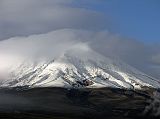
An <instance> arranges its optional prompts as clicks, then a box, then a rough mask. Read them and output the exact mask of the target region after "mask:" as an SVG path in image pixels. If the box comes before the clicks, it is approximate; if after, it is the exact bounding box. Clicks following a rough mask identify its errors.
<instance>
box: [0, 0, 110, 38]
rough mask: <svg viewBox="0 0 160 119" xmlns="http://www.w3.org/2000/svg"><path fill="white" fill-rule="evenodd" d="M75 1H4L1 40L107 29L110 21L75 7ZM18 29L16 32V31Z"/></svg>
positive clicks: (2, 4)
mask: <svg viewBox="0 0 160 119" xmlns="http://www.w3.org/2000/svg"><path fill="white" fill-rule="evenodd" d="M72 2H73V0H45V1H39V0H12V1H11V0H1V1H0V16H1V17H0V27H1V30H0V39H1V40H2V39H7V38H9V37H13V36H20V35H31V34H37V33H38V34H39V33H47V32H49V31H52V30H56V29H62V28H75V29H90V30H91V29H92V30H97V29H104V28H106V26H107V22H106V21H107V18H106V17H105V16H104V15H103V14H101V13H99V12H96V11H92V10H87V9H84V8H76V7H73V6H72ZM15 29H16V30H15Z"/></svg>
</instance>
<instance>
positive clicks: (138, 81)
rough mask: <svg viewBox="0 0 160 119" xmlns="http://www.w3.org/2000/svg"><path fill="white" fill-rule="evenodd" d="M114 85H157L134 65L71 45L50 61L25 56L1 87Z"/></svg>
mask: <svg viewBox="0 0 160 119" xmlns="http://www.w3.org/2000/svg"><path fill="white" fill-rule="evenodd" d="M26 85H27V86H30V87H66V88H70V87H75V88H83V87H87V88H99V87H115V88H129V89H143V88H146V87H154V88H159V87H160V83H159V82H158V81H156V80H155V79H154V78H152V77H149V76H147V75H146V74H144V73H141V72H139V71H138V70H136V69H135V68H132V67H131V66H129V65H127V64H125V63H123V62H121V61H118V60H113V59H112V60H111V59H109V58H106V57H104V56H102V55H101V54H99V53H97V52H95V51H93V50H92V49H90V48H89V47H87V46H86V45H83V44H82V45H75V46H73V47H72V48H70V49H68V50H66V51H65V52H64V53H63V54H62V55H60V56H59V57H56V58H53V59H52V60H50V61H47V60H46V61H45V60H44V59H42V60H39V61H31V60H26V61H24V62H22V63H20V64H19V65H17V66H14V67H12V68H11V69H10V75H9V77H8V80H2V81H1V84H0V86H1V87H16V86H26Z"/></svg>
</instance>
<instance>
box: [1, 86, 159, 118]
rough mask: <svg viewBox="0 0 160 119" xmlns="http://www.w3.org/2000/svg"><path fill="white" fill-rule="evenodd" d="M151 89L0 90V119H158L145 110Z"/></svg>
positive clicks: (21, 88)
mask: <svg viewBox="0 0 160 119" xmlns="http://www.w3.org/2000/svg"><path fill="white" fill-rule="evenodd" d="M154 91H155V89H147V90H145V91H132V90H125V89H113V88H101V89H63V88H34V89H28V88H27V87H17V88H10V89H7V88H5V89H4V88H3V89H0V119H75V118H76V119H107V118H109V119H133V118H145V119H151V118H159V117H158V116H154V115H153V110H152V108H150V109H149V110H147V111H145V113H144V110H145V108H146V106H149V105H150V103H151V102H152V101H153V100H154V99H153V98H152V97H153V92H154Z"/></svg>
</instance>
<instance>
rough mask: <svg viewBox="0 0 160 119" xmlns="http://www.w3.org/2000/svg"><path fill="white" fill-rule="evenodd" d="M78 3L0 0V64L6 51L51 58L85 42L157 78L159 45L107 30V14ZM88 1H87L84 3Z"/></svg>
mask: <svg viewBox="0 0 160 119" xmlns="http://www.w3.org/2000/svg"><path fill="white" fill-rule="evenodd" d="M82 2H83V4H82V6H77V5H75V0H45V1H39V0H1V1H0V16H1V17H0V28H1V30H0V40H2V41H0V56H1V58H0V62H1V64H3V63H2V61H7V60H6V59H5V58H6V57H8V55H7V54H10V56H12V57H14V56H16V55H18V54H23V57H25V56H31V57H39V56H45V57H48V56H50V57H53V56H57V55H59V54H61V52H63V51H64V50H66V49H67V48H69V47H71V46H72V45H74V44H77V43H81V42H85V43H87V44H88V45H89V47H91V48H92V49H94V50H95V51H97V52H99V53H101V54H103V55H105V56H108V57H112V58H113V57H114V58H119V59H121V60H123V61H124V62H127V63H128V64H130V65H132V66H134V67H136V68H138V69H140V70H142V71H143V72H145V73H147V74H150V75H152V76H153V77H156V78H158V79H160V78H159V77H160V45H158V44H157V45H150V44H144V43H142V42H139V41H136V40H133V39H129V38H125V37H124V36H120V35H117V34H115V33H111V32H109V30H107V29H108V25H109V24H110V23H109V21H108V17H107V16H106V15H104V14H103V13H101V12H98V11H96V10H91V9H88V8H85V5H84V4H85V1H81V0H77V1H76V4H78V3H79V4H80V3H82ZM94 2H95V3H96V2H97V0H94ZM103 2H104V1H103V0H102V1H99V3H101V4H103ZM90 3H91V1H89V0H87V3H86V4H90ZM83 5H84V6H83ZM36 34H43V35H36ZM50 34H52V35H51V36H50V37H49V38H48V37H47V38H46V37H45V36H46V35H50ZM53 34H54V35H53ZM4 39H8V40H4ZM6 55H7V56H6ZM7 59H10V58H7ZM12 61H14V60H12ZM7 62H11V60H9V61H7ZM1 67H2V65H1Z"/></svg>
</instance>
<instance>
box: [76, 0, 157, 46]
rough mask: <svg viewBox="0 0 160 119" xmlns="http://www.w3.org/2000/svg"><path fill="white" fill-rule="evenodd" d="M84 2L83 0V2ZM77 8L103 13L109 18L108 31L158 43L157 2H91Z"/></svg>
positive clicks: (132, 0) (124, 0)
mask: <svg viewBox="0 0 160 119" xmlns="http://www.w3.org/2000/svg"><path fill="white" fill-rule="evenodd" d="M83 1H85V0H83ZM93 1H94V2H92V4H90V3H86V2H83V3H81V4H79V3H78V2H77V3H75V4H76V5H77V6H79V7H82V6H85V7H86V8H88V9H93V10H96V11H100V12H103V13H104V14H105V15H106V16H107V17H109V21H110V24H112V25H111V26H112V27H111V28H110V30H111V31H112V32H115V33H119V34H121V35H123V36H126V37H129V38H134V39H136V40H140V41H143V42H149V43H157V42H160V32H159V31H160V1H159V0H99V1H98V0H93Z"/></svg>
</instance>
